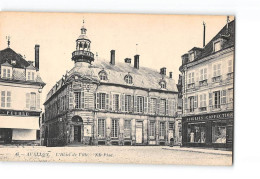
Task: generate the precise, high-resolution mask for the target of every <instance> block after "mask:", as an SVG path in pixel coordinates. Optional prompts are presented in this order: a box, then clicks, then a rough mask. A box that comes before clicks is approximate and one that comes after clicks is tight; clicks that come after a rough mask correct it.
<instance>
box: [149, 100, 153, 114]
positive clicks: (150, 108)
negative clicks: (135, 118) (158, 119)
mask: <svg viewBox="0 0 260 179" xmlns="http://www.w3.org/2000/svg"><path fill="white" fill-rule="evenodd" d="M148 113H149V114H151V113H152V106H151V97H148Z"/></svg>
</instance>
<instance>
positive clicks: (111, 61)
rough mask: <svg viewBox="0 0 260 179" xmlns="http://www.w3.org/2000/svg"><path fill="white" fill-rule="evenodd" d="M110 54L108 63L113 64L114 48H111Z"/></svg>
mask: <svg viewBox="0 0 260 179" xmlns="http://www.w3.org/2000/svg"><path fill="white" fill-rule="evenodd" d="M110 54H111V55H110V64H111V65H115V50H111V51H110Z"/></svg>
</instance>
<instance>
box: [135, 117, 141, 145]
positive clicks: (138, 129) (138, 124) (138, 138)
mask: <svg viewBox="0 0 260 179" xmlns="http://www.w3.org/2000/svg"><path fill="white" fill-rule="evenodd" d="M142 143H143V122H142V121H138V122H136V144H142Z"/></svg>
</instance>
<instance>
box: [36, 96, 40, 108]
mask: <svg viewBox="0 0 260 179" xmlns="http://www.w3.org/2000/svg"><path fill="white" fill-rule="evenodd" d="M40 103H41V97H40V94H39V93H38V94H37V100H36V108H37V109H40V108H41V107H40V106H41V104H40Z"/></svg>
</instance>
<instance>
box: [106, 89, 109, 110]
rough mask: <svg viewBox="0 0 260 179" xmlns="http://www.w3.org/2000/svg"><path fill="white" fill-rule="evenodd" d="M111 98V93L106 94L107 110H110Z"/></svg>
mask: <svg viewBox="0 0 260 179" xmlns="http://www.w3.org/2000/svg"><path fill="white" fill-rule="evenodd" d="M109 97H110V95H109V93H106V110H109V101H110V99H109Z"/></svg>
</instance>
